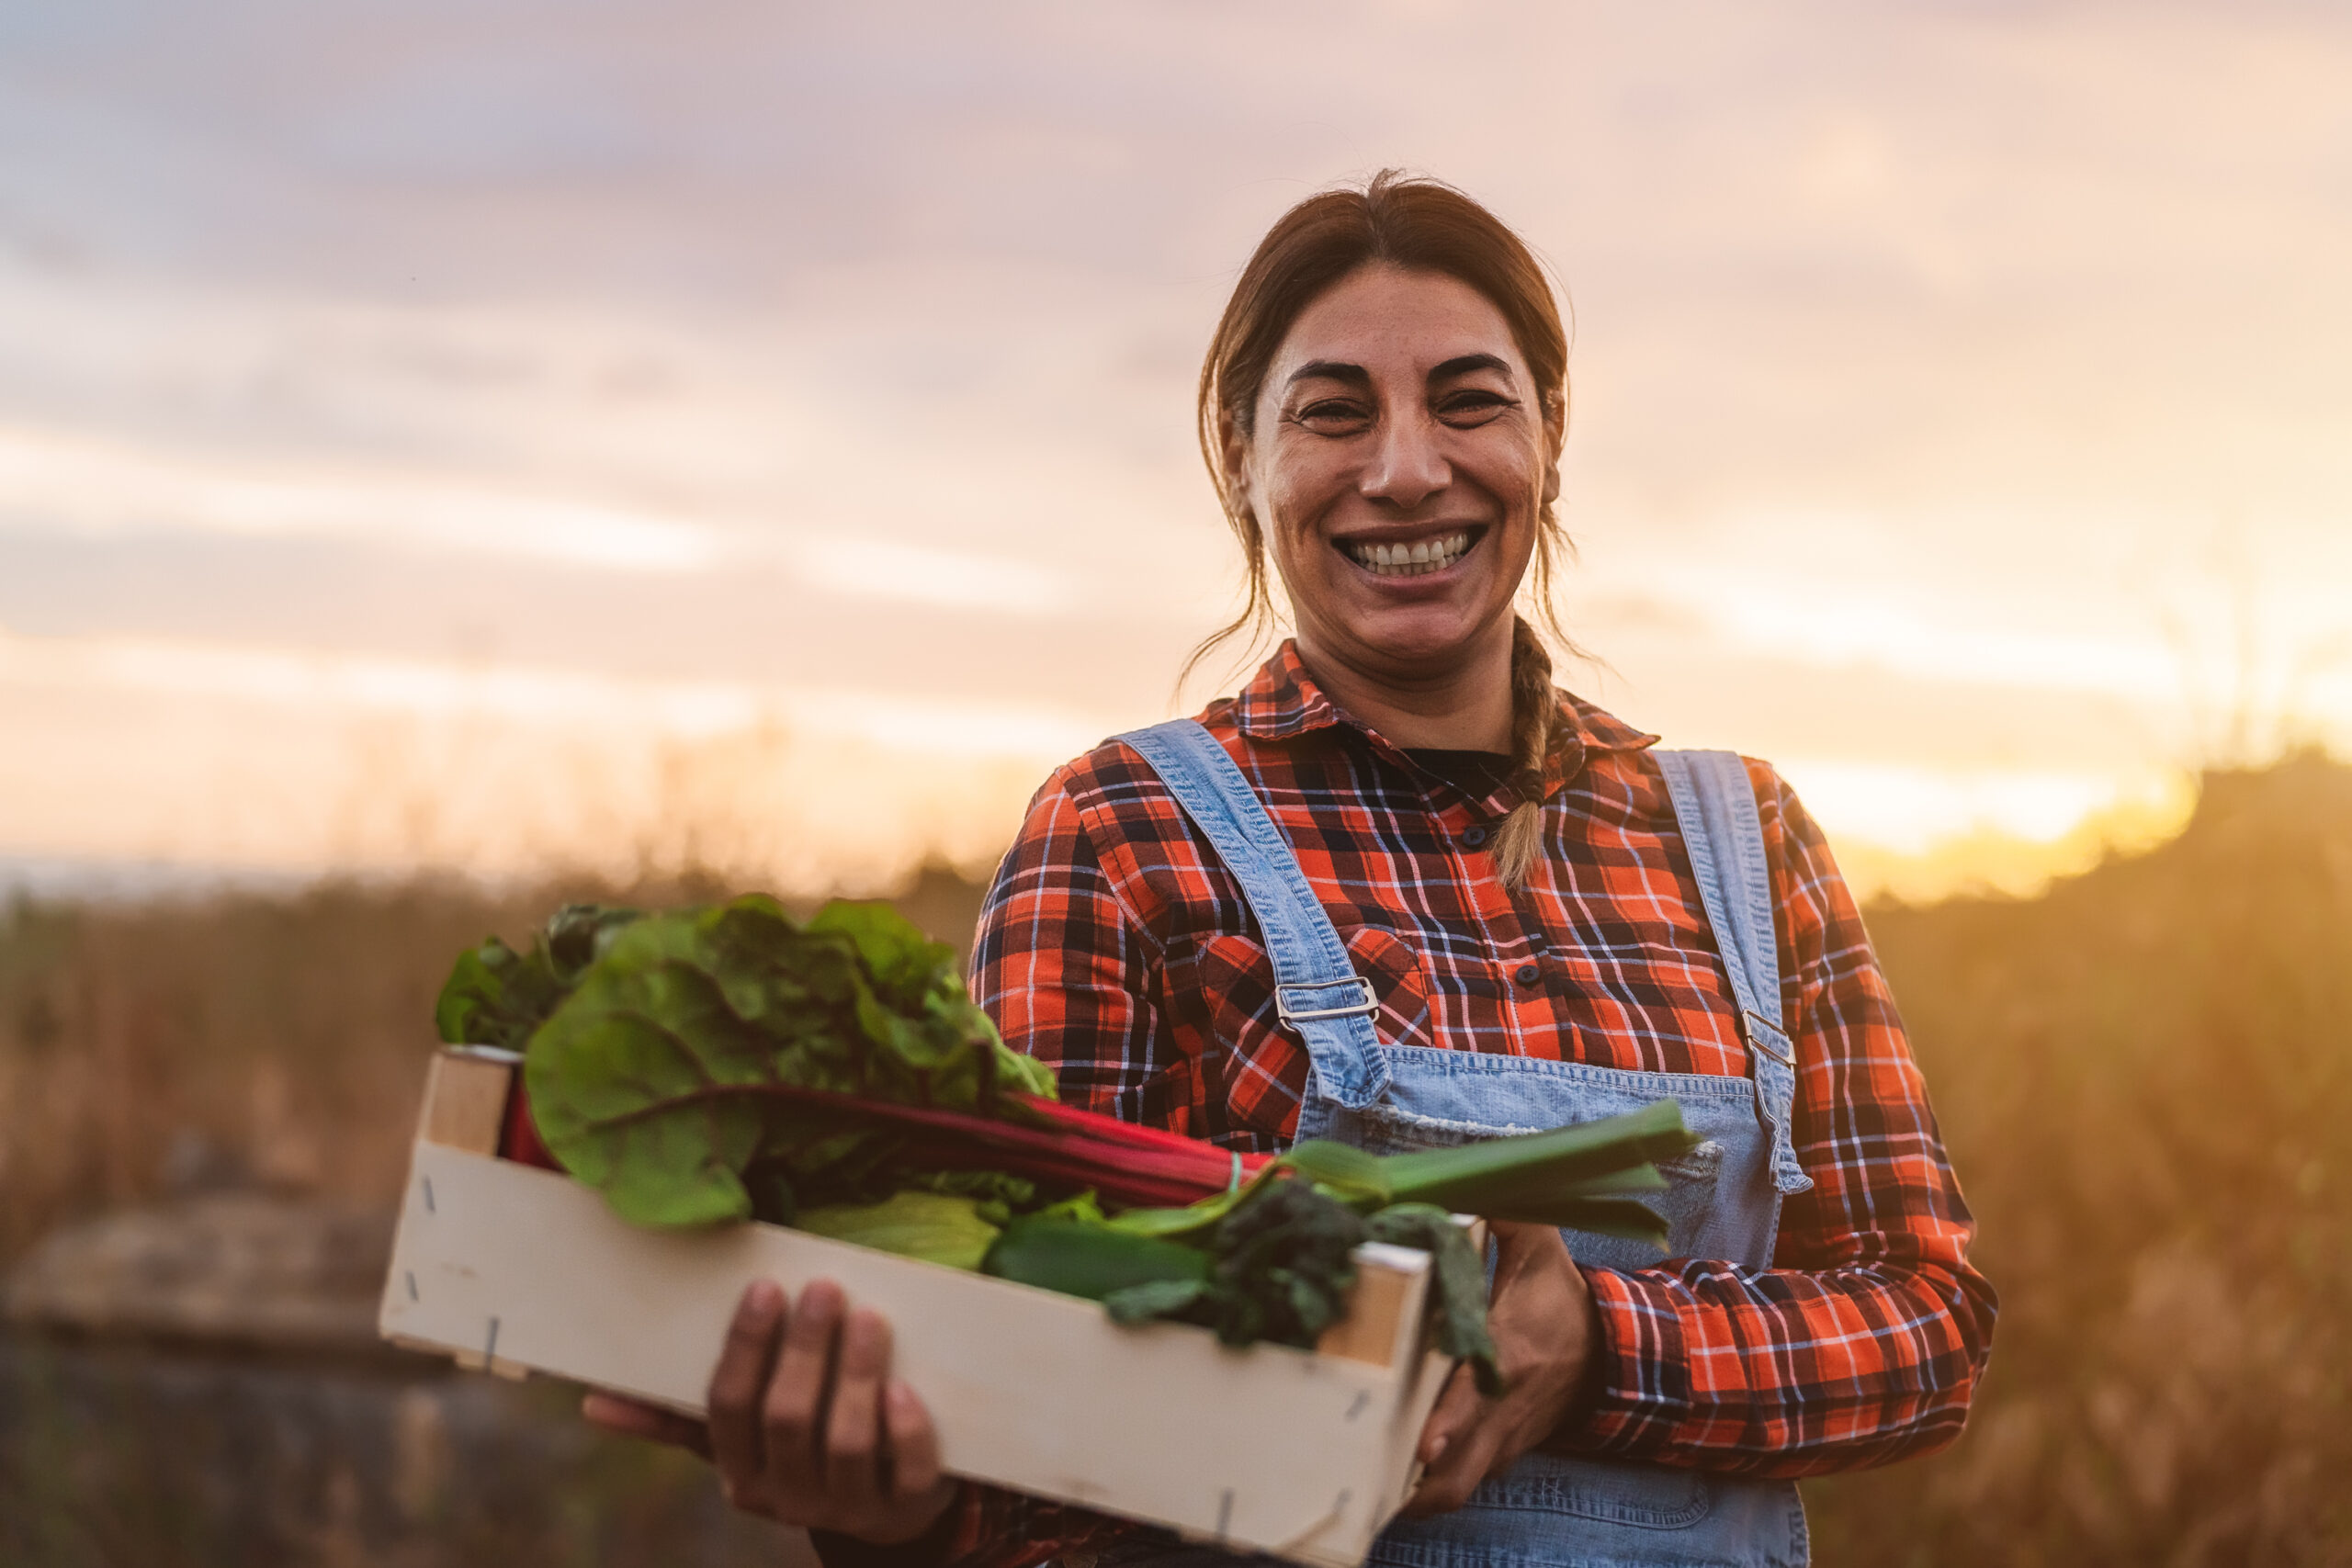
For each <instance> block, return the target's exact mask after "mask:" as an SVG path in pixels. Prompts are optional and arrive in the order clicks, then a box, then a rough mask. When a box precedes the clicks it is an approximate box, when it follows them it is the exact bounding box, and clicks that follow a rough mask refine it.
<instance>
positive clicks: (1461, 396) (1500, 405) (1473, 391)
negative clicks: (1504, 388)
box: [1437, 387, 1519, 429]
mask: <svg viewBox="0 0 2352 1568" xmlns="http://www.w3.org/2000/svg"><path fill="white" fill-rule="evenodd" d="M1518 406H1519V400H1518V399H1516V398H1511V397H1506V396H1504V395H1503V394H1502V393H1500V392H1490V391H1487V390H1486V389H1483V388H1476V387H1466V388H1464V389H1462V390H1461V391H1458V392H1448V393H1447V394H1446V395H1445V396H1443V397H1442V398H1440V399H1439V400H1438V402H1437V415H1438V417H1439V418H1440V419H1442V420H1443V421H1445V423H1448V424H1451V425H1455V426H1457V427H1460V428H1463V429H1469V428H1472V427H1475V426H1477V425H1481V424H1484V423H1487V421H1489V420H1491V419H1494V418H1495V417H1496V416H1498V414H1500V413H1502V412H1504V411H1505V410H1507V409H1515V408H1517V407H1518Z"/></svg>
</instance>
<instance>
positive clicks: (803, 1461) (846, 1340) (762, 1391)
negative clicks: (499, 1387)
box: [581, 1280, 956, 1545]
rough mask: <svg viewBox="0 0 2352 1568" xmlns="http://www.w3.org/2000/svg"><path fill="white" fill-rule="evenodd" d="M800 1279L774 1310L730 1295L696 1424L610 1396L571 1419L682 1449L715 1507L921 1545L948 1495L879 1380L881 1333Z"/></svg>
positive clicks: (920, 1437)
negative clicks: (801, 1285) (697, 1466)
mask: <svg viewBox="0 0 2352 1568" xmlns="http://www.w3.org/2000/svg"><path fill="white" fill-rule="evenodd" d="M848 1305H849V1303H848V1302H847V1300H846V1299H845V1298H844V1297H843V1296H842V1291H841V1287H840V1286H838V1285H836V1284H834V1283H833V1282H832V1281H831V1280H811V1281H810V1282H809V1287H808V1288H807V1289H806V1290H804V1291H802V1292H800V1300H799V1302H798V1303H797V1305H796V1304H793V1303H787V1302H786V1300H785V1294H784V1292H783V1291H782V1290H781V1289H780V1288H778V1287H777V1286H776V1284H775V1282H774V1281H773V1280H754V1281H753V1282H752V1285H751V1286H750V1287H749V1288H748V1289H746V1290H745V1291H744V1292H743V1299H742V1301H741V1303H738V1304H737V1306H736V1308H735V1321H734V1322H733V1323H732V1324H730V1325H729V1326H728V1330H727V1345H726V1348H725V1349H723V1350H722V1351H721V1352H720V1353H719V1357H718V1367H717V1368H716V1369H715V1370H714V1371H712V1372H711V1374H710V1420H709V1421H708V1423H707V1424H706V1423H704V1422H701V1421H695V1420H693V1419H691V1418H689V1417H687V1416H679V1415H674V1414H673V1413H672V1412H670V1411H666V1410H662V1409H659V1408H657V1407H655V1406H653V1405H650V1404H639V1403H638V1402H637V1401H635V1400H631V1399H623V1398H621V1397H620V1396H619V1395H617V1394H610V1393H591V1394H590V1395H588V1397H587V1399H586V1400H585V1401H583V1402H582V1404H581V1414H582V1415H583V1416H586V1417H587V1418H588V1419H589V1420H590V1421H591V1422H593V1423H594V1425H596V1426H599V1427H604V1428H605V1430H607V1431H612V1432H620V1433H624V1434H627V1435H628V1436H630V1437H637V1438H652V1439H654V1440H655V1441H656V1442H665V1443H673V1444H675V1445H677V1446H678V1447H680V1448H684V1449H691V1450H694V1451H695V1452H696V1453H698V1454H700V1455H702V1456H703V1457H704V1458H705V1459H707V1460H709V1461H711V1463H712V1464H713V1465H714V1466H716V1467H717V1469H718V1484H719V1488H720V1490H721V1491H723V1492H725V1493H726V1495H727V1500H728V1501H729V1502H730V1503H732V1504H733V1505H735V1506H737V1507H739V1508H741V1509H744V1510H746V1511H747V1512H750V1513H754V1514H761V1515H764V1516H765V1517H768V1518H771V1519H775V1520H777V1521H778V1522H780V1523H783V1524H787V1525H800V1526H804V1527H807V1528H808V1529H822V1530H834V1531H837V1532H839V1533H841V1534H842V1535H851V1536H855V1537H857V1538H859V1539H860V1540H867V1541H872V1542H874V1543H875V1544H876V1545H895V1544H897V1543H899V1542H902V1541H910V1540H915V1539H917V1538H918V1537H920V1536H922V1534H923V1533H924V1532H925V1531H927V1530H929V1529H931V1527H932V1526H933V1525H934V1524H936V1523H937V1522H938V1521H939V1517H940V1516H941V1515H942V1514H944V1512H946V1510H947V1506H948V1504H949V1503H950V1502H952V1501H953V1500H954V1499H955V1496H956V1483H955V1482H954V1481H953V1480H951V1479H949V1478H948V1477H947V1476H945V1475H943V1474H942V1473H941V1472H940V1469H939V1437H938V1434H937V1433H936V1432H935V1431H934V1430H933V1427H932V1425H931V1415H930V1412H928V1411H926V1410H925V1409H923V1407H922V1401H921V1400H919V1399H917V1398H916V1397H915V1395H914V1391H913V1390H911V1389H910V1388H909V1387H907V1385H906V1384H904V1383H902V1382H892V1381H891V1379H890V1375H889V1373H890V1325H889V1324H888V1322H887V1321H886V1320H885V1319H884V1318H883V1317H882V1316H881V1315H880V1314H877V1313H873V1312H866V1311H863V1310H861V1311H858V1312H850V1311H848V1310H847V1309H848Z"/></svg>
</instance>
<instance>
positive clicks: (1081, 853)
mask: <svg viewBox="0 0 2352 1568" xmlns="http://www.w3.org/2000/svg"><path fill="white" fill-rule="evenodd" d="M1152 967H1153V966H1152V964H1150V962H1149V954H1148V942H1145V941H1144V940H1143V938H1142V937H1141V935H1140V929H1139V927H1138V926H1137V925H1136V923H1135V922H1134V921H1133V919H1131V917H1130V915H1129V913H1128V911H1127V909H1126V908H1125V906H1124V905H1123V904H1122V903H1121V902H1120V901H1119V899H1118V897H1116V895H1115V894H1114V891H1113V889H1112V887H1111V883H1110V878H1109V877H1108V876H1107V875H1106V874H1104V872H1103V866H1102V863H1100V862H1099V861H1098V860H1097V859H1096V857H1095V852H1094V848H1093V845H1092V844H1091V842H1090V841H1089V840H1088V837H1087V834H1086V831H1085V828H1084V825H1083V824H1082V823H1081V822H1080V818H1079V812H1078V808H1077V807H1076V805H1075V804H1074V803H1073V802H1072V800H1071V799H1070V795H1069V783H1068V778H1067V771H1066V770H1065V772H1064V773H1056V774H1055V775H1054V776H1053V777H1052V778H1051V779H1049V780H1047V781H1046V786H1045V788H1043V789H1041V790H1040V791H1038V793H1037V796H1036V798H1035V800H1033V801H1032V802H1030V807H1029V814H1028V817H1027V818H1026V819H1025V820H1024V821H1023V824H1022V828H1021V833H1020V836H1019V837H1018V838H1017V839H1016V840H1014V841H1013V845H1012V849H1011V850H1009V851H1007V852H1006V853H1005V857H1004V861H1003V863H1002V864H1001V865H1000V866H999V867H998V869H997V874H996V881H995V883H994V885H993V886H991V887H990V888H989V896H988V898H987V900H986V902H985V903H984V904H983V905H982V906H981V909H980V921H979V930H978V934H977V936H976V937H975V939H974V942H973V947H972V966H971V991H972V997H973V999H974V1000H976V1001H978V1003H979V1004H980V1006H981V1008H982V1009H984V1010H986V1011H987V1013H988V1015H989V1017H990V1018H992V1019H994V1020H995V1021H996V1026H997V1030H998V1032H1000V1033H1001V1034H1002V1035H1003V1036H1004V1039H1005V1043H1007V1044H1009V1045H1011V1046H1012V1048H1013V1049H1014V1050H1016V1051H1022V1052H1026V1053H1027V1054H1029V1055H1033V1056H1035V1057H1036V1058H1037V1059H1038V1060H1040V1061H1042V1062H1045V1063H1046V1064H1047V1065H1048V1066H1051V1067H1052V1068H1053V1069H1054V1075H1055V1080H1056V1086H1057V1092H1058V1093H1059V1094H1060V1096H1061V1098H1062V1099H1063V1100H1065V1101H1067V1102H1069V1103H1070V1104H1073V1105H1079V1106H1083V1107H1084V1108H1086V1109H1087V1110H1090V1111H1103V1112H1105V1113H1106V1114H1110V1115H1114V1116H1119V1117H1123V1118H1125V1120H1127V1121H1130V1122H1135V1121H1144V1120H1148V1119H1150V1116H1151V1115H1152V1114H1154V1113H1159V1114H1161V1115H1164V1113H1165V1108H1164V1107H1163V1106H1161V1105H1160V1104H1159V1100H1160V1096H1159V1094H1158V1093H1157V1092H1155V1089H1156V1086H1157V1085H1159V1084H1160V1083H1162V1082H1164V1080H1165V1078H1166V1077H1167V1074H1166V1072H1165V1070H1164V1069H1163V1067H1162V1066H1161V1065H1160V1064H1159V1061H1158V1059H1157V1057H1158V1045H1159V1035H1160V1032H1159V1029H1158V1028H1157V1020H1156V1010H1155V1009H1154V1008H1153V1006H1152V1005H1151V1002H1150V1000H1149V999H1148V998H1150V996H1151V995H1152V994H1153V986H1152V982H1151V970H1152ZM1162 1124H1163V1125H1164V1124H1165V1122H1162ZM1180 1130H1181V1129H1180ZM1134 1529H1136V1527H1135V1526H1132V1525H1128V1524H1125V1523H1124V1522H1122V1521H1119V1520H1114V1519H1110V1518H1106V1517H1104V1516H1103V1515H1101V1514H1096V1513H1090V1512H1089V1511H1087V1510H1085V1509H1083V1508H1074V1507H1070V1506H1068V1505H1065V1504H1059V1503H1050V1502H1046V1501H1045V1500H1044V1499H1042V1498H1036V1497H1029V1496H1024V1495H1022V1494H1020V1493H1016V1492H1007V1491H1004V1490H1001V1489H1000V1488H997V1487H990V1486H978V1485H967V1486H966V1487H965V1488H964V1496H963V1499H962V1501H961V1503H960V1505H959V1517H958V1519H957V1523H956V1530H955V1532H954V1535H953V1538H952V1544H951V1545H950V1547H949V1550H948V1551H947V1552H946V1553H945V1554H944V1561H946V1562H953V1563H956V1564H958V1565H959V1568H1032V1565H1034V1564H1036V1563H1040V1562H1046V1561H1047V1560H1048V1559H1051V1558H1054V1557H1057V1556H1059V1555H1061V1554H1063V1553H1064V1552H1067V1551H1075V1550H1077V1549H1079V1548H1080V1547H1100V1546H1102V1545H1103V1544H1107V1543H1108V1542H1109V1541H1111V1540H1116V1539H1117V1538H1118V1537H1120V1536H1122V1535H1124V1534H1127V1533H1131V1532H1132V1531H1133V1530H1134Z"/></svg>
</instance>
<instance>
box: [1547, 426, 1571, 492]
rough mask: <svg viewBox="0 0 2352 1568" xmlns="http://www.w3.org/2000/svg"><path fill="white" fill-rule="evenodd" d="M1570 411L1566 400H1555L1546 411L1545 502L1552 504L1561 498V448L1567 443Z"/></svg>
mask: <svg viewBox="0 0 2352 1568" xmlns="http://www.w3.org/2000/svg"><path fill="white" fill-rule="evenodd" d="M1567 438H1568V411H1567V407H1566V403H1565V402H1564V401H1559V400H1554V401H1552V405H1551V407H1549V408H1547V409H1545V410H1544V505H1546V506H1549V505H1551V504H1552V503H1553V502H1555V501H1557V500H1559V499H1560V450H1561V448H1562V447H1563V446H1566V444H1567Z"/></svg>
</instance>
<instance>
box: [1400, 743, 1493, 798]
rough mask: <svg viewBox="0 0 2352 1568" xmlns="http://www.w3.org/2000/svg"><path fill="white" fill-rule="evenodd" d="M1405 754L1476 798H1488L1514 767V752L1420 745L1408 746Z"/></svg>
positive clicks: (1428, 770)
mask: <svg viewBox="0 0 2352 1568" xmlns="http://www.w3.org/2000/svg"><path fill="white" fill-rule="evenodd" d="M1405 755H1407V756H1408V757H1410V758H1411V759H1413V761H1416V762H1418V763H1419V764H1420V766H1421V767H1422V769H1423V770H1424V771H1426V772H1429V773H1435V774H1436V775H1437V776H1438V777H1439V778H1441V779H1443V780H1444V781H1445V782H1446V783H1447V784H1452V785H1453V787H1454V788H1455V789H1457V790H1460V791H1461V792H1462V793H1463V795H1465V796H1467V797H1468V798H1470V799H1472V800H1484V799H1486V798H1487V796H1488V795H1492V794H1494V793H1495V791H1497V790H1498V789H1500V788H1502V786H1503V784H1505V783H1506V782H1507V781H1508V780H1509V779H1510V775H1511V773H1512V772H1513V771H1514V764H1513V763H1512V761H1511V760H1510V755H1509V754H1508V753H1506V752H1502V751H1445V750H1439V749H1438V748H1436V747H1433V746H1416V747H1408V748H1407V749H1406V751H1405Z"/></svg>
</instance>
